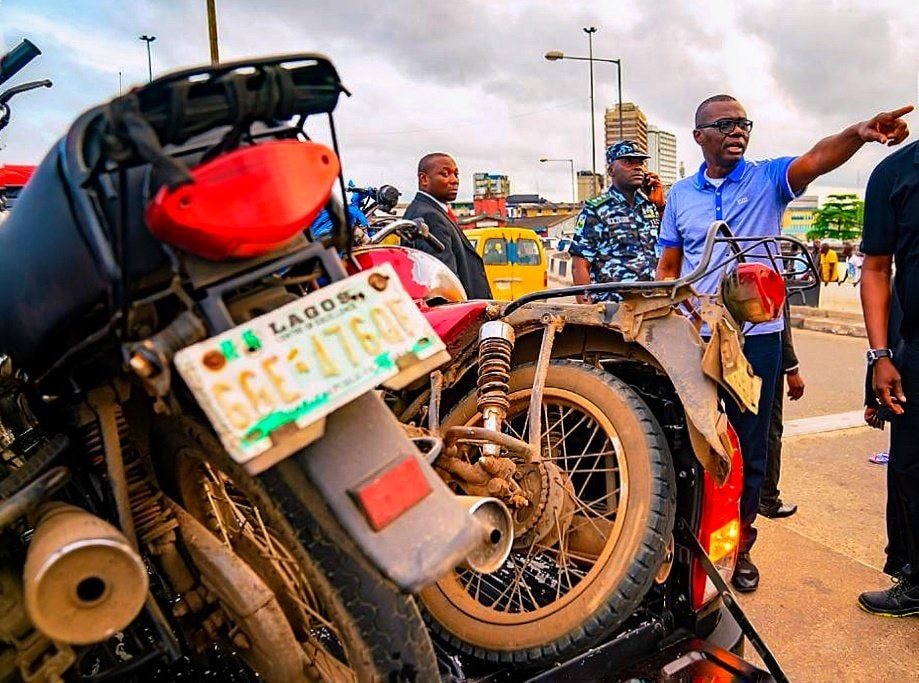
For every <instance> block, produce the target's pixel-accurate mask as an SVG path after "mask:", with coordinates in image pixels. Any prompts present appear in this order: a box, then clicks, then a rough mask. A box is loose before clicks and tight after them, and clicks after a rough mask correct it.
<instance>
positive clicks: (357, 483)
mask: <svg viewBox="0 0 919 683" xmlns="http://www.w3.org/2000/svg"><path fill="white" fill-rule="evenodd" d="M406 459H412V460H414V461H415V463H416V464H417V465H418V469H419V470H420V472H421V474H422V476H423V478H424V482H425V483H426V484H427V486H428V487H430V492H429V493H427V494H426V495H424V496H423V498H422V499H421V500H420V501H419V502H417V503H415V504H414V505H413V506H411V507H409V508H408V509H407V510H406V511H404V512H403V513H401V514H400V515H399V516H397V517H396V518H395V519H393V520H392V521H389V522H388V523H387V524H385V525H384V526H382V528H377V529H376V530H375V529H374V526H373V524H372V519H371V517H370V516H368V515H367V514H366V513H365V511H364V510H363V509H362V507H361V503H360V497H359V492H360V491H361V490H362V489H364V488H365V487H366V485H367V484H368V483H370V482H373V481H375V480H378V479H379V477H380V475H381V474H384V473H386V472H387V471H392V470H391V469H390V468H392V467H393V466H394V465H397V464H403V466H404V461H405V460H406ZM409 467H410V468H411V469H414V468H413V467H412V466H411V465H409ZM415 471H416V472H417V470H415ZM273 472H274V475H280V477H282V478H283V479H284V480H285V483H286V485H287V488H289V490H290V492H291V493H292V494H293V495H296V496H297V497H298V498H299V499H300V500H301V502H302V503H303V504H304V505H305V506H306V507H307V508H309V509H310V510H311V512H315V514H316V515H317V516H319V515H329V514H330V513H331V516H332V517H334V518H335V519H336V520H337V521H338V523H339V524H340V525H341V526H342V527H343V528H344V531H345V532H347V534H348V535H349V536H350V537H351V538H352V539H353V540H354V542H355V543H356V544H357V546H358V547H359V548H360V549H361V551H362V552H363V553H364V554H365V555H366V557H367V558H368V559H369V560H370V561H371V562H372V563H373V564H374V565H375V566H376V567H377V568H378V569H379V570H380V571H381V572H382V573H383V574H384V575H385V576H387V577H388V578H390V579H391V580H392V581H393V582H394V583H395V584H396V585H398V586H399V587H400V588H402V589H403V590H407V591H411V592H416V591H418V590H420V589H422V588H424V587H425V586H428V585H430V584H432V583H433V582H434V581H436V580H437V579H439V578H441V577H442V576H443V575H444V574H446V573H447V572H448V571H450V570H452V569H453V568H454V567H456V566H457V565H459V564H460V563H461V562H462V561H463V560H464V559H465V557H466V555H467V554H468V553H469V552H470V551H471V550H472V549H473V548H475V547H476V546H477V545H478V544H479V542H480V541H481V540H482V532H481V531H480V530H479V526H478V524H477V523H476V522H475V521H474V520H473V518H472V517H471V515H470V514H469V513H468V512H467V511H466V509H465V508H464V507H463V506H462V505H461V504H460V502H459V499H458V498H457V496H456V495H455V494H453V492H451V491H450V489H448V488H447V486H446V484H444V482H443V481H442V480H441V479H440V477H438V476H437V474H436V473H435V472H434V470H433V469H432V468H431V466H430V465H429V464H428V462H427V460H426V459H425V458H424V456H423V455H422V454H421V453H420V452H419V451H418V449H417V448H416V447H415V445H414V444H413V442H412V441H411V440H410V439H409V438H408V437H407V436H406V435H405V432H404V430H403V428H402V426H401V425H400V424H399V423H398V421H397V420H396V419H395V417H394V416H393V414H392V413H391V412H390V410H389V409H388V408H387V406H386V404H385V403H384V402H383V400H382V399H381V398H380V397H379V396H378V395H377V394H376V393H375V392H368V393H366V394H364V395H363V396H360V397H359V398H357V399H355V400H354V401H352V402H351V403H348V404H346V405H345V406H343V407H342V408H340V409H339V410H337V411H335V412H334V413H332V414H331V415H329V416H328V417H327V418H326V426H325V434H324V436H323V437H322V438H320V439H319V440H318V441H315V442H313V443H312V444H310V445H309V446H307V447H306V448H304V449H302V450H301V451H299V452H298V453H297V454H295V455H293V456H291V457H290V458H288V459H286V460H285V461H283V462H281V463H280V464H279V465H277V466H276V467H275V468H273ZM317 493H318V495H316V494H317ZM323 503H324V504H325V506H327V509H326V508H325V507H324V506H323ZM377 526H378V527H379V525H377Z"/></svg>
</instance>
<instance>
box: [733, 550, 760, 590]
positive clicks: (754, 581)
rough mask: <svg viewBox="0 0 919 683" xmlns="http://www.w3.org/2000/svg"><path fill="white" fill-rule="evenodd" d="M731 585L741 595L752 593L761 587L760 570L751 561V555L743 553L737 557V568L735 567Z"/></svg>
mask: <svg viewBox="0 0 919 683" xmlns="http://www.w3.org/2000/svg"><path fill="white" fill-rule="evenodd" d="M731 585H733V586H734V588H736V589H737V590H738V592H740V593H752V592H753V591H755V590H756V589H757V587H758V586H759V569H757V568H756V565H755V564H753V563H752V562H751V561H750V553H741V554H740V555H738V556H737V566H735V567H734V576H732V577H731Z"/></svg>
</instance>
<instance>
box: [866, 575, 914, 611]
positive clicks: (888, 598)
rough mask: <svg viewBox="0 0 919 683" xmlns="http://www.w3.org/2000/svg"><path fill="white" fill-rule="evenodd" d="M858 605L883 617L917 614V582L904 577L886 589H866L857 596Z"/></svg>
mask: <svg viewBox="0 0 919 683" xmlns="http://www.w3.org/2000/svg"><path fill="white" fill-rule="evenodd" d="M858 605H859V607H861V608H862V609H863V610H865V611H866V612H871V614H880V615H881V616H885V617H914V616H919V584H917V583H915V579H912V580H911V579H907V578H905V577H901V578H899V580H898V581H897V582H896V583H895V584H894V585H893V586H891V587H890V588H888V589H887V590H886V591H868V592H866V593H862V594H861V595H859V596H858Z"/></svg>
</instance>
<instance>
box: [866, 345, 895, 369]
mask: <svg viewBox="0 0 919 683" xmlns="http://www.w3.org/2000/svg"><path fill="white" fill-rule="evenodd" d="M866 357H867V359H868V365H874V364H875V363H876V362H878V361H879V360H881V358H893V352H892V351H891V350H890V349H868V353H867V354H866Z"/></svg>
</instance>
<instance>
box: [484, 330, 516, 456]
mask: <svg viewBox="0 0 919 683" xmlns="http://www.w3.org/2000/svg"><path fill="white" fill-rule="evenodd" d="M513 351H514V328H513V327H511V326H510V325H508V324H507V323H505V322H501V321H500V320H493V321H491V322H487V323H485V324H484V325H482V327H481V328H480V329H479V378H478V401H477V403H476V407H477V408H478V410H479V412H480V413H481V415H482V425H483V426H484V427H485V429H489V430H492V431H496V432H500V431H501V427H502V423H503V422H504V418H505V417H507V410H508V408H509V407H510V403H509V401H508V399H507V395H508V393H509V388H508V382H509V381H510V373H511V354H512V353H513ZM500 451H501V447H500V446H499V445H498V444H495V443H489V444H485V445H484V446H483V447H482V453H483V455H488V456H497V455H499V454H500Z"/></svg>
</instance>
